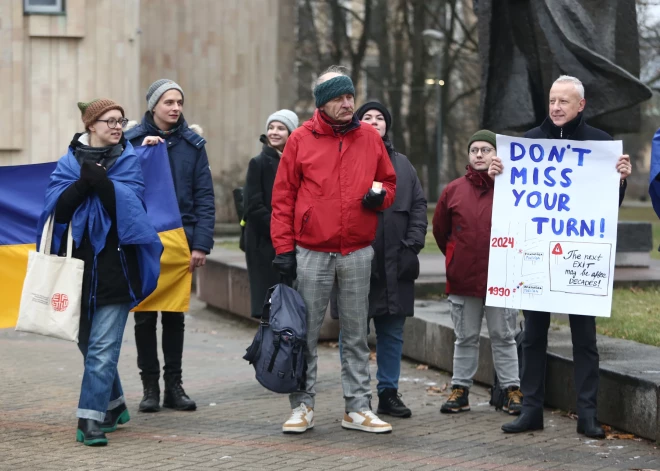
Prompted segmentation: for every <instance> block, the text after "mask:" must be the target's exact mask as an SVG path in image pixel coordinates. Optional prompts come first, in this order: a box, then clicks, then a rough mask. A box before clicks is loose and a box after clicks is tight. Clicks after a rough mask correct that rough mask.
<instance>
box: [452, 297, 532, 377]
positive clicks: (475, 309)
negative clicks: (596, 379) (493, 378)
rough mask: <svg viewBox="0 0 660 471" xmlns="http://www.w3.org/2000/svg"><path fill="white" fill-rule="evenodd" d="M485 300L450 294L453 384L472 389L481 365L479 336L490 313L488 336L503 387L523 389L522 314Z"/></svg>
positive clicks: (496, 369)
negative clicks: (519, 330) (520, 366)
mask: <svg viewBox="0 0 660 471" xmlns="http://www.w3.org/2000/svg"><path fill="white" fill-rule="evenodd" d="M484 301H485V300H484V298H473V297H470V296H457V295H454V294H451V295H449V302H450V303H451V320H452V321H453V323H454V333H455V334H456V342H455V343H454V375H453V377H452V379H451V384H452V385H454V384H455V385H460V386H465V387H467V388H470V387H472V378H473V377H474V375H475V374H476V373H477V366H478V364H479V333H480V332H481V323H482V320H483V317H484V313H485V314H486V324H487V325H488V335H489V336H490V344H491V348H492V351H493V364H494V365H495V372H496V373H497V377H498V379H499V381H500V385H501V387H503V388H508V387H509V386H518V387H519V386H520V377H519V374H518V351H517V350H516V340H515V338H514V337H515V332H516V318H517V316H518V311H516V310H514V309H505V308H501V307H492V306H485V305H484Z"/></svg>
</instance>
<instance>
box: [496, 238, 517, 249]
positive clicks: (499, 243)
mask: <svg viewBox="0 0 660 471" xmlns="http://www.w3.org/2000/svg"><path fill="white" fill-rule="evenodd" d="M490 246H491V247H504V248H509V247H510V248H513V237H493V239H492V240H491V244H490Z"/></svg>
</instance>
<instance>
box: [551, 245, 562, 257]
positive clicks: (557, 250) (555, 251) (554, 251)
mask: <svg viewBox="0 0 660 471" xmlns="http://www.w3.org/2000/svg"><path fill="white" fill-rule="evenodd" d="M563 253H564V251H563V250H562V249H561V244H556V245H555V246H554V247H553V248H552V255H562V254H563Z"/></svg>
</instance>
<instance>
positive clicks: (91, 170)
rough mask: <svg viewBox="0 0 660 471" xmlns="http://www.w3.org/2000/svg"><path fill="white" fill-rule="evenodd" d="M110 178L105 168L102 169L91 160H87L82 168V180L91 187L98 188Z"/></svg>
mask: <svg viewBox="0 0 660 471" xmlns="http://www.w3.org/2000/svg"><path fill="white" fill-rule="evenodd" d="M107 178H108V173H107V172H106V170H105V168H103V167H101V166H100V165H98V164H97V163H95V162H92V161H91V160H85V161H84V162H83V164H82V165H81V166H80V180H82V181H83V182H85V183H86V184H87V185H89V186H96V184H98V183H100V182H102V181H103V180H105V179H107Z"/></svg>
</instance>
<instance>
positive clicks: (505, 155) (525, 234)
mask: <svg viewBox="0 0 660 471" xmlns="http://www.w3.org/2000/svg"><path fill="white" fill-rule="evenodd" d="M622 148H623V147H622V143H621V141H569V140H554V139H524V138H516V137H509V136H501V135H498V136H497V155H498V157H500V158H501V159H502V164H503V165H504V172H503V173H502V174H501V175H498V176H497V177H496V178H495V192H494V195H493V225H492V229H491V246H490V257H489V259H488V293H487V296H486V304H487V305H488V306H498V307H506V308H514V309H530V310H535V311H546V312H559V313H565V314H582V315H588V316H601V317H609V316H610V312H611V309H612V286H613V282H614V258H615V253H616V232H617V221H618V213H619V209H618V207H619V185H620V180H619V174H618V173H617V171H616V162H617V160H618V158H619V156H620V155H621V154H622V153H623V152H622Z"/></svg>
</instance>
